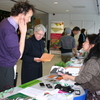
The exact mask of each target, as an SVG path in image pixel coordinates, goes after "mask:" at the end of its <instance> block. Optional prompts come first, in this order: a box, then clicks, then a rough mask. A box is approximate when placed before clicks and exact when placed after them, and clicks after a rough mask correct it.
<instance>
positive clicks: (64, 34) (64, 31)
mask: <svg viewBox="0 0 100 100" xmlns="http://www.w3.org/2000/svg"><path fill="white" fill-rule="evenodd" d="M65 29H66V28H64V31H63V33H62V36H64V35H65Z"/></svg>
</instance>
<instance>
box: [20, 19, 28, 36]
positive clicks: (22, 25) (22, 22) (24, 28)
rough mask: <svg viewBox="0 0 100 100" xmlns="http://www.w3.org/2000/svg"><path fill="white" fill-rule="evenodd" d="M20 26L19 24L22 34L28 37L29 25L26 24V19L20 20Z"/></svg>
mask: <svg viewBox="0 0 100 100" xmlns="http://www.w3.org/2000/svg"><path fill="white" fill-rule="evenodd" d="M18 24H19V30H20V32H21V34H24V35H26V32H27V23H26V21H25V19H24V18H20V19H19V22H18Z"/></svg>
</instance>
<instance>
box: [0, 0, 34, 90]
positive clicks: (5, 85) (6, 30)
mask: <svg viewBox="0 0 100 100" xmlns="http://www.w3.org/2000/svg"><path fill="white" fill-rule="evenodd" d="M34 11H35V10H34V6H33V5H30V4H29V3H28V2H27V1H25V2H17V3H16V4H15V5H14V6H13V7H12V9H11V16H10V17H8V18H5V19H4V20H2V21H1V23H0V91H4V90H6V89H9V88H11V87H13V86H14V65H15V64H16V62H17V61H18V59H19V58H21V56H22V54H23V50H24V42H25V36H26V31H27V23H28V22H30V21H31V17H32V15H33V13H34ZM18 27H19V30H20V33H21V37H20V40H18V33H17V29H18Z"/></svg>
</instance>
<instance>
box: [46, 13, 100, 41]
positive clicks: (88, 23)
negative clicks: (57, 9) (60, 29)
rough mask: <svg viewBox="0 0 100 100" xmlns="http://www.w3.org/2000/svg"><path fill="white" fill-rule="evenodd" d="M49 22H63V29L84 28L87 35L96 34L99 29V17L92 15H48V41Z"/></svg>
mask: <svg viewBox="0 0 100 100" xmlns="http://www.w3.org/2000/svg"><path fill="white" fill-rule="evenodd" d="M51 21H64V27H70V28H73V27H74V26H79V27H80V28H86V29H87V32H88V34H91V33H96V34H97V33H98V30H99V29H100V16H99V15H92V14H88V15H87V14H86V15H85V14H55V15H53V14H49V18H48V26H49V30H48V33H49V35H48V39H50V24H51Z"/></svg>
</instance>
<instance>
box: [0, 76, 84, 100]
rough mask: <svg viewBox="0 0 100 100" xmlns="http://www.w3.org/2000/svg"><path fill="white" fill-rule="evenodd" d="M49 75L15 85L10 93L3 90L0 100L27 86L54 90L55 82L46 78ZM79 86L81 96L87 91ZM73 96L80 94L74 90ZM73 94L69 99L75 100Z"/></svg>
mask: <svg viewBox="0 0 100 100" xmlns="http://www.w3.org/2000/svg"><path fill="white" fill-rule="evenodd" d="M48 76H49V75H46V76H43V77H41V78H39V79H38V80H33V81H31V82H28V83H26V84H23V85H20V86H17V87H14V88H13V89H12V90H11V91H9V92H8V93H7V92H6V91H5V92H3V94H2V95H3V97H2V98H1V99H0V100H4V99H3V98H6V97H8V96H11V95H14V94H16V93H18V91H20V90H23V88H25V87H31V88H35V89H39V90H43V91H46V90H49V91H52V90H54V84H52V83H51V82H49V81H47V80H46V79H47V77H48ZM39 82H43V83H45V84H51V85H52V86H53V88H51V89H48V88H47V87H46V86H45V87H41V86H40V85H39ZM66 82H67V81H66ZM31 83H35V84H34V85H32V84H31ZM70 83H71V82H70ZM70 83H69V84H70ZM72 84H73V82H72ZM31 85H32V86H31ZM21 87H23V88H21ZM78 88H80V91H81V94H80V96H81V95H83V94H84V93H85V92H84V90H83V89H82V87H78ZM5 93H6V94H5ZM72 96H73V97H74V98H75V97H77V96H79V95H75V93H74V92H73V93H72ZM72 96H71V97H70V98H71V99H68V100H73V99H72Z"/></svg>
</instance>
